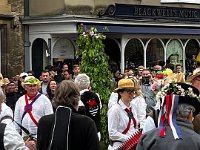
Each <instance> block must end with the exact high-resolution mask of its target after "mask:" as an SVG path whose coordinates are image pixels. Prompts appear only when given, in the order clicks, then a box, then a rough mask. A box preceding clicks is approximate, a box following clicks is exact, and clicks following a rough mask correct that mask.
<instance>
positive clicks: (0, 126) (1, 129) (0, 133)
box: [0, 123, 6, 150]
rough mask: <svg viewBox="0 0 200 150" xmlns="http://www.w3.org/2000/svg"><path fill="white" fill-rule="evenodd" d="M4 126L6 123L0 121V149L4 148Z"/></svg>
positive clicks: (3, 149)
mask: <svg viewBox="0 0 200 150" xmlns="http://www.w3.org/2000/svg"><path fill="white" fill-rule="evenodd" d="M5 128H6V124H4V123H0V150H5V148H4V141H3V139H4V131H5Z"/></svg>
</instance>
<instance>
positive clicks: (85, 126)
mask: <svg viewBox="0 0 200 150" xmlns="http://www.w3.org/2000/svg"><path fill="white" fill-rule="evenodd" d="M54 119H55V115H54V114H52V115H47V116H43V117H42V118H41V119H40V120H39V126H38V134H37V144H38V145H37V146H38V150H48V147H49V144H50V139H51V135H52V128H53V125H54ZM60 138H61V140H63V139H65V138H66V137H60ZM64 141H66V140H64ZM64 149H66V142H63V144H60V145H59V147H57V150H64ZM100 149H101V148H100V143H99V139H98V136H97V131H96V127H95V123H94V121H93V120H92V119H90V118H89V117H87V116H83V115H80V114H78V113H76V112H75V110H73V112H72V116H71V123H70V126H69V150H100Z"/></svg>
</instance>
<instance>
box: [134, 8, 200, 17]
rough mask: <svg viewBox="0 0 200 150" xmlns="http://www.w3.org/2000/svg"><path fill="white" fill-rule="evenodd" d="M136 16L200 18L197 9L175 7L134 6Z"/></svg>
mask: <svg viewBox="0 0 200 150" xmlns="http://www.w3.org/2000/svg"><path fill="white" fill-rule="evenodd" d="M133 15H134V16H144V17H146V16H149V17H151V16H152V17H165V18H167V17H179V18H198V11H197V10H187V9H173V8H148V7H145V8H143V7H134V9H133Z"/></svg>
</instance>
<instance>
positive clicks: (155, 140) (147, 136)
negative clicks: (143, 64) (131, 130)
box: [136, 83, 200, 150]
mask: <svg viewBox="0 0 200 150" xmlns="http://www.w3.org/2000/svg"><path fill="white" fill-rule="evenodd" d="M158 94H159V95H160V98H161V99H162V102H161V110H160V115H159V116H160V117H159V120H160V121H159V128H156V129H153V130H151V131H149V132H146V133H144V134H143V135H142V136H141V137H140V140H139V142H138V144H137V148H136V150H179V149H181V150H188V149H192V150H199V149H200V136H199V135H198V134H197V133H195V132H194V130H193V125H192V120H193V117H194V116H196V115H197V114H198V113H199V112H200V101H199V100H200V97H199V91H198V90H197V89H196V88H195V87H193V86H191V85H188V84H185V83H171V84H169V85H166V86H165V87H164V88H163V89H162V91H160V93H158Z"/></svg>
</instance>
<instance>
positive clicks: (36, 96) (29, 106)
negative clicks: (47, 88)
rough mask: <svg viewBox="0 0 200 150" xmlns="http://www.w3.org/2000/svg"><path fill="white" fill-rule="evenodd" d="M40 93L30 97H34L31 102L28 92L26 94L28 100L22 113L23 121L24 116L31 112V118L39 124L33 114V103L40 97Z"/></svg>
mask: <svg viewBox="0 0 200 150" xmlns="http://www.w3.org/2000/svg"><path fill="white" fill-rule="evenodd" d="M40 95H41V94H40V93H39V94H38V95H37V94H36V95H35V96H33V97H30V100H31V99H32V102H31V103H30V104H29V103H28V94H26V95H25V101H26V105H25V106H24V114H23V115H22V119H21V121H22V120H23V118H24V116H25V114H26V113H28V114H29V116H30V117H31V120H32V121H33V122H34V123H35V125H36V126H38V122H37V121H36V119H35V118H34V116H33V114H32V105H33V103H34V102H35V101H36V100H37V99H38V97H40Z"/></svg>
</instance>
